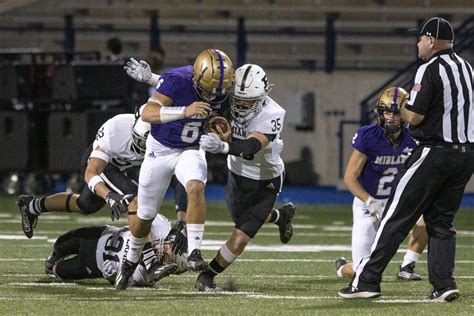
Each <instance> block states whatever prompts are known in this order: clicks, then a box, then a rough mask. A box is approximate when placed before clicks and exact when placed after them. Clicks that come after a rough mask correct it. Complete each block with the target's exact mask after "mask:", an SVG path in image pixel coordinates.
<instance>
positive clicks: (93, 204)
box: [77, 195, 105, 215]
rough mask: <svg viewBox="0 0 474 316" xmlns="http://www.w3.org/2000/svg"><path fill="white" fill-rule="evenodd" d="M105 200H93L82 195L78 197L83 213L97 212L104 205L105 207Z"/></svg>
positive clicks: (78, 203)
mask: <svg viewBox="0 0 474 316" xmlns="http://www.w3.org/2000/svg"><path fill="white" fill-rule="evenodd" d="M104 205H105V201H104V200H102V199H101V202H98V201H93V200H90V199H84V198H82V195H80V196H79V198H78V199H77V206H79V209H80V210H81V214H83V215H90V214H94V213H97V212H98V211H99V210H100V209H101V208H102V207H104Z"/></svg>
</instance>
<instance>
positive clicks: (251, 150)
mask: <svg viewBox="0 0 474 316" xmlns="http://www.w3.org/2000/svg"><path fill="white" fill-rule="evenodd" d="M260 149H262V143H261V142H260V141H259V140H258V139H256V138H255V137H250V138H247V139H246V140H240V141H235V142H232V143H230V144H229V155H233V156H240V157H242V158H244V159H248V160H251V159H253V155H255V154H256V153H258V151H259V150H260Z"/></svg>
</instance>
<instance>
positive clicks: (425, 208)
mask: <svg viewBox="0 0 474 316" xmlns="http://www.w3.org/2000/svg"><path fill="white" fill-rule="evenodd" d="M418 35H419V41H418V45H417V46H418V57H419V58H421V59H422V60H424V61H425V62H426V63H425V64H423V65H421V66H420V67H419V68H418V70H417V72H416V75H415V78H414V82H413V84H412V88H411V93H410V100H409V101H408V102H407V104H406V106H404V107H402V109H401V114H402V118H403V119H404V120H405V121H406V122H408V123H409V124H410V133H411V135H412V136H413V138H415V140H416V141H417V143H418V146H417V147H416V148H415V150H414V151H413V153H412V155H411V156H410V157H409V158H408V160H407V161H406V163H405V166H404V168H403V170H402V171H401V172H400V173H399V174H398V176H397V177H396V179H395V182H394V188H395V190H392V194H391V195H390V198H389V200H388V202H387V206H386V207H385V210H384V217H383V219H382V222H381V224H380V228H379V230H378V231H377V235H376V237H375V241H374V243H373V245H372V249H371V251H372V252H371V254H370V255H368V256H366V257H364V258H363V259H362V260H361V262H360V264H359V266H358V268H357V270H356V275H355V276H354V278H353V280H352V282H351V283H350V284H349V287H347V288H344V289H341V290H340V291H339V295H340V296H341V297H343V298H373V297H378V296H380V295H381V290H380V282H381V281H382V273H383V271H384V270H385V268H386V267H387V265H388V263H389V261H390V260H391V258H392V257H393V256H394V255H395V253H396V251H397V249H398V247H399V246H400V244H401V242H402V241H403V240H404V238H405V237H406V236H407V234H408V232H409V231H410V229H411V228H412V227H413V225H414V224H415V223H416V221H417V220H418V219H419V218H420V216H421V215H423V216H424V219H425V222H426V229H427V232H428V235H429V251H428V273H429V281H430V283H431V285H432V286H433V289H432V292H431V294H430V296H429V297H428V298H429V299H430V300H432V301H439V302H443V301H452V300H455V299H456V298H458V297H459V290H458V289H457V287H456V282H455V281H454V278H453V271H454V257H455V250H456V231H455V229H454V226H453V219H454V216H455V214H456V212H457V210H458V209H459V206H460V204H461V199H462V196H463V193H464V189H465V187H466V184H467V182H468V181H469V179H470V178H471V175H472V173H473V171H474V109H473V100H472V99H473V95H472V85H473V82H472V80H473V79H472V78H473V72H472V67H471V65H469V63H468V62H466V61H465V60H464V59H462V58H461V57H459V56H458V55H457V54H455V53H454V52H453V50H452V47H453V39H454V33H453V28H452V26H451V25H450V24H449V22H448V21H446V20H444V19H442V18H438V17H434V18H430V19H428V20H427V21H425V22H424V23H423V25H422V26H421V28H420V29H418Z"/></svg>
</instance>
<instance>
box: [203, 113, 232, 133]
mask: <svg viewBox="0 0 474 316" xmlns="http://www.w3.org/2000/svg"><path fill="white" fill-rule="evenodd" d="M217 126H219V127H220V129H221V131H222V133H224V134H225V133H227V132H228V131H229V130H230V124H229V122H228V121H227V119H226V118H225V117H223V116H221V115H214V116H211V117H210V118H208V119H207V120H206V121H205V122H204V132H205V133H206V134H207V133H216V134H219V132H218V131H217Z"/></svg>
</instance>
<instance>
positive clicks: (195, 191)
mask: <svg viewBox="0 0 474 316" xmlns="http://www.w3.org/2000/svg"><path fill="white" fill-rule="evenodd" d="M186 192H187V193H188V197H191V196H193V197H197V196H201V195H204V183H203V182H202V181H199V180H191V181H188V182H187V183H186Z"/></svg>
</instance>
